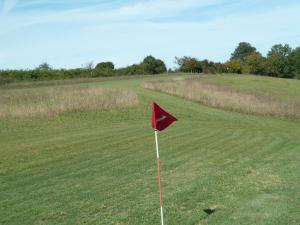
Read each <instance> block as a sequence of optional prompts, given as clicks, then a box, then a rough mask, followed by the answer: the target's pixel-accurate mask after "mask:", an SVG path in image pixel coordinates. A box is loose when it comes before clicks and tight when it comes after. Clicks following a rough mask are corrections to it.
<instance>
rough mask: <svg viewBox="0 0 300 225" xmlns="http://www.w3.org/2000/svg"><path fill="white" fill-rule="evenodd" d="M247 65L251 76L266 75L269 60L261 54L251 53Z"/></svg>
mask: <svg viewBox="0 0 300 225" xmlns="http://www.w3.org/2000/svg"><path fill="white" fill-rule="evenodd" d="M245 63H246V65H247V66H248V67H247V69H248V71H247V72H248V73H250V74H265V73H266V71H267V59H266V58H265V57H263V56H262V55H261V54H260V53H257V52H253V53H251V54H250V55H249V56H248V57H247V59H246V62H245Z"/></svg>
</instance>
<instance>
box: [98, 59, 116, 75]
mask: <svg viewBox="0 0 300 225" xmlns="http://www.w3.org/2000/svg"><path fill="white" fill-rule="evenodd" d="M114 69H115V66H114V64H113V63H112V62H101V63H98V64H97V65H96V67H95V72H94V75H95V76H111V75H113V73H114Z"/></svg>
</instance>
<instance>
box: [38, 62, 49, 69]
mask: <svg viewBox="0 0 300 225" xmlns="http://www.w3.org/2000/svg"><path fill="white" fill-rule="evenodd" d="M36 70H42V71H50V70H52V67H51V66H50V65H49V64H48V63H46V62H44V63H42V64H40V65H39V66H38V67H37V68H36Z"/></svg>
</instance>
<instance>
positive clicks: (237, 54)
mask: <svg viewBox="0 0 300 225" xmlns="http://www.w3.org/2000/svg"><path fill="white" fill-rule="evenodd" d="M251 53H257V52H256V48H255V47H253V46H252V45H251V44H250V43H248V42H240V43H239V45H238V46H237V47H236V49H235V50H234V52H233V53H232V54H231V58H230V60H240V61H242V62H245V61H246V60H247V57H248V56H249V55H250V54H251Z"/></svg>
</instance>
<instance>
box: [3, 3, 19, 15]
mask: <svg viewBox="0 0 300 225" xmlns="http://www.w3.org/2000/svg"><path fill="white" fill-rule="evenodd" d="M16 4H17V0H4V1H3V4H2V11H3V12H4V13H8V12H10V11H11V10H12V9H13V8H14V7H15V6H16Z"/></svg>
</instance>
